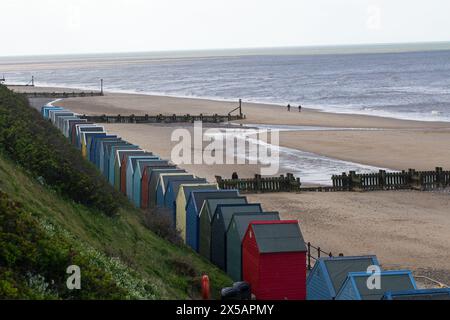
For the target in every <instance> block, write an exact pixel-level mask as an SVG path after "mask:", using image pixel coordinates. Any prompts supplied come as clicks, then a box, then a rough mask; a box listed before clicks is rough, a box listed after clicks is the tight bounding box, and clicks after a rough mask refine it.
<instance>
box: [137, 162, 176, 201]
mask: <svg viewBox="0 0 450 320" xmlns="http://www.w3.org/2000/svg"><path fill="white" fill-rule="evenodd" d="M154 163H158V164H157V165H156V166H157V167H159V168H161V167H163V166H167V165H168V161H166V160H161V159H158V160H137V161H136V169H135V170H134V175H133V198H134V204H135V206H136V207H137V208H141V207H142V203H141V202H142V201H141V200H142V185H143V177H144V172H145V170H146V168H147V166H151V165H152V164H154ZM146 192H147V194H148V188H146ZM147 198H148V197H147ZM147 203H148V199H147Z"/></svg>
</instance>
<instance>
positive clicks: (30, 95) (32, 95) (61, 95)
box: [23, 91, 103, 99]
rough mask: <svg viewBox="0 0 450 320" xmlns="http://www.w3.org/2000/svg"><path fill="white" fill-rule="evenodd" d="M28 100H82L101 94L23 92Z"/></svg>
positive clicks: (92, 92)
mask: <svg viewBox="0 0 450 320" xmlns="http://www.w3.org/2000/svg"><path fill="white" fill-rule="evenodd" d="M23 94H24V95H26V96H27V97H28V98H52V99H65V98H80V97H81V98H82V97H101V96H103V93H102V92H97V91H88V92H87V91H81V92H75V91H74V92H24V93H23Z"/></svg>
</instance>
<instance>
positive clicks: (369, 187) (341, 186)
mask: <svg viewBox="0 0 450 320" xmlns="http://www.w3.org/2000/svg"><path fill="white" fill-rule="evenodd" d="M331 180H332V181H333V187H332V188H333V189H334V191H377V190H406V189H412V190H420V191H426V190H437V189H444V188H449V187H450V171H444V170H443V169H442V168H441V167H438V168H436V169H435V170H434V171H416V170H414V169H409V170H407V171H405V170H404V171H401V172H386V171H385V170H380V171H379V172H378V173H369V174H356V173H355V172H354V171H350V172H349V173H348V174H347V173H343V174H342V175H335V176H333V177H332V178H331Z"/></svg>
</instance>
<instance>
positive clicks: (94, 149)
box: [89, 134, 118, 169]
mask: <svg viewBox="0 0 450 320" xmlns="http://www.w3.org/2000/svg"><path fill="white" fill-rule="evenodd" d="M117 138H118V137H117V136H115V135H109V134H106V135H105V136H101V137H93V139H92V143H91V150H90V156H89V159H90V160H91V162H92V163H93V164H94V165H95V166H96V167H97V168H98V169H100V165H99V159H100V142H101V141H112V140H113V139H116V140H117Z"/></svg>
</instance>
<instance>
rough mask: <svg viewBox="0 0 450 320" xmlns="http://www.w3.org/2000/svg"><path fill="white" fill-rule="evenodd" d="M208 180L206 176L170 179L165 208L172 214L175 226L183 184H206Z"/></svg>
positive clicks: (174, 226)
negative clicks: (177, 202) (179, 195)
mask: <svg viewBox="0 0 450 320" xmlns="http://www.w3.org/2000/svg"><path fill="white" fill-rule="evenodd" d="M206 183H208V181H206V179H204V178H197V177H193V178H188V177H186V178H185V179H183V180H175V181H170V182H169V184H168V185H167V190H166V194H165V195H164V202H165V204H166V205H165V208H166V209H167V211H166V212H167V213H168V214H170V219H171V221H172V223H173V228H174V229H175V228H176V220H177V212H176V210H175V207H176V201H177V196H178V191H179V190H180V187H181V185H183V184H206Z"/></svg>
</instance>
